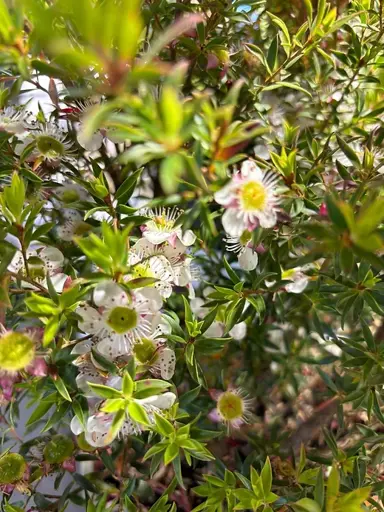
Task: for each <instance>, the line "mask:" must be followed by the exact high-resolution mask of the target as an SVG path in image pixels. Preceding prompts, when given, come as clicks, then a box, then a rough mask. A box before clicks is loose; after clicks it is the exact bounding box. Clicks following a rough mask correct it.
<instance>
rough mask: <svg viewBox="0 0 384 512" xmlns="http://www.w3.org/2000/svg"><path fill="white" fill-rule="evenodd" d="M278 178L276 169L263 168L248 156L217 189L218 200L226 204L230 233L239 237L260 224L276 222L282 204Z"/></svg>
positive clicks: (225, 222)
mask: <svg viewBox="0 0 384 512" xmlns="http://www.w3.org/2000/svg"><path fill="white" fill-rule="evenodd" d="M277 180H278V177H277V175H275V174H274V173H271V172H263V171H262V170H261V169H259V168H258V167H257V165H256V164H255V163H254V162H252V161H251V160H246V161H245V162H244V163H243V164H242V166H241V170H240V171H239V172H237V173H236V174H234V175H233V176H232V178H231V180H230V181H229V183H228V184H227V185H225V186H224V187H223V188H222V189H221V190H219V191H218V192H216V193H215V201H216V202H217V203H219V204H220V205H222V206H224V208H225V212H224V214H223V217H222V223H223V227H224V229H225V231H226V232H227V233H228V235H230V236H231V237H240V236H241V235H242V234H243V233H244V231H246V230H248V231H253V230H254V229H255V228H257V227H258V226H261V227H262V228H273V227H274V226H275V224H276V222H277V207H278V204H279V198H278V197H277V195H276V185H277Z"/></svg>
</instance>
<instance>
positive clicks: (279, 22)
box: [267, 11, 291, 44]
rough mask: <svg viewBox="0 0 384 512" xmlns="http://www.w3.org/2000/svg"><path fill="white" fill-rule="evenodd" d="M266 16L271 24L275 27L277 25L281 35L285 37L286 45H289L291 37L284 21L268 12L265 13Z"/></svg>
mask: <svg viewBox="0 0 384 512" xmlns="http://www.w3.org/2000/svg"><path fill="white" fill-rule="evenodd" d="M267 14H268V16H269V17H270V18H271V20H272V22H273V23H274V24H275V25H277V26H278V27H279V28H280V29H281V30H282V32H283V34H284V36H285V40H286V43H287V44H290V43H291V37H290V35H289V31H288V27H287V25H286V24H285V23H284V21H283V20H282V19H281V18H278V17H277V16H275V15H274V14H272V13H270V12H268V11H267Z"/></svg>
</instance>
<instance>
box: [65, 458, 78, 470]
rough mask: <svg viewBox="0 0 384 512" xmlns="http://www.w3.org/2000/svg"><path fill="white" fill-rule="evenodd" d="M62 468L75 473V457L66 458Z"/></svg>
mask: <svg viewBox="0 0 384 512" xmlns="http://www.w3.org/2000/svg"><path fill="white" fill-rule="evenodd" d="M62 468H63V469H65V471H69V473H74V472H75V471H76V460H75V457H71V458H69V459H66V460H65V461H64V462H63V463H62Z"/></svg>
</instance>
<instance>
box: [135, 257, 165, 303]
mask: <svg viewBox="0 0 384 512" xmlns="http://www.w3.org/2000/svg"><path fill="white" fill-rule="evenodd" d="M128 264H129V265H130V266H131V274H130V277H131V278H133V279H138V278H145V277H148V278H154V279H157V281H156V282H155V283H154V285H153V286H154V288H156V290H158V291H159V293H160V295H161V296H162V297H164V298H168V297H169V296H170V295H171V293H172V284H171V283H172V281H173V279H174V276H173V270H172V266H171V264H170V262H169V261H168V260H167V258H165V256H161V255H159V256H147V255H146V254H145V253H141V254H140V253H137V252H135V251H131V252H130V254H129V258H128Z"/></svg>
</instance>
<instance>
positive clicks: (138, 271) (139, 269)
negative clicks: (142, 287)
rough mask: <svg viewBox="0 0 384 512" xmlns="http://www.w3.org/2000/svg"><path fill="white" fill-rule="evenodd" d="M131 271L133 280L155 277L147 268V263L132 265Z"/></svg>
mask: <svg viewBox="0 0 384 512" xmlns="http://www.w3.org/2000/svg"><path fill="white" fill-rule="evenodd" d="M132 270H133V272H132V274H133V278H134V279H137V278H139V277H155V275H154V273H153V272H152V271H151V269H150V267H149V263H138V264H137V265H134V267H133V269H132Z"/></svg>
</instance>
